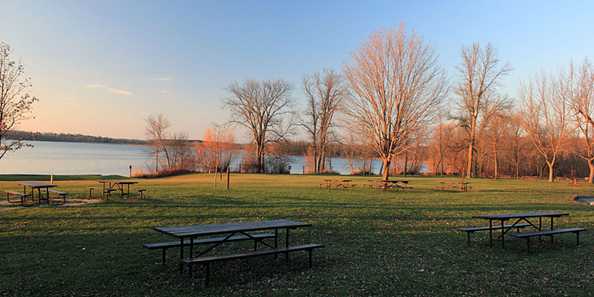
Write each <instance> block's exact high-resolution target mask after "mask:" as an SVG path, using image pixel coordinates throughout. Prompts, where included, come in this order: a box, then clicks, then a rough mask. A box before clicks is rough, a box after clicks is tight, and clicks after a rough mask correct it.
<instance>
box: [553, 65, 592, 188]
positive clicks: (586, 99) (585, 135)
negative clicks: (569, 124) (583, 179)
mask: <svg viewBox="0 0 594 297" xmlns="http://www.w3.org/2000/svg"><path fill="white" fill-rule="evenodd" d="M559 85H560V86H559V87H560V90H559V91H560V94H561V95H562V96H563V97H564V99H565V100H566V101H567V102H568V103H569V104H570V106H571V108H572V111H573V114H574V116H575V122H576V124H577V126H578V128H579V131H580V133H581V134H582V137H581V138H582V139H583V143H584V149H583V150H582V152H581V153H580V154H579V155H580V156H581V157H582V158H583V159H584V160H586V162H588V170H589V174H588V182H589V183H592V182H593V181H594V102H593V101H594V67H593V66H592V64H590V62H589V61H588V60H587V59H586V60H584V62H583V64H582V65H581V66H580V67H574V65H573V64H571V65H570V66H569V70H568V71H567V73H566V74H565V75H563V77H562V78H561V79H560V81H559Z"/></svg>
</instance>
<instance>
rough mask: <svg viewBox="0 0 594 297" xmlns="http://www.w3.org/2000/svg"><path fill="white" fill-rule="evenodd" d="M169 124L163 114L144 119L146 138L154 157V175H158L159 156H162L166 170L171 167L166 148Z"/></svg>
mask: <svg viewBox="0 0 594 297" xmlns="http://www.w3.org/2000/svg"><path fill="white" fill-rule="evenodd" d="M169 127H171V123H169V120H167V118H166V117H165V116H164V115H163V114H157V115H150V116H148V117H147V118H146V136H147V138H148V139H149V142H150V144H151V147H152V149H153V152H152V153H153V154H154V155H155V173H159V156H160V155H164V156H165V161H166V162H167V163H166V164H167V165H166V166H167V168H171V167H172V162H171V159H172V158H171V156H170V154H169V150H168V147H167V141H168V138H169V134H168V133H169V131H168V129H169Z"/></svg>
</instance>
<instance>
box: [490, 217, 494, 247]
mask: <svg viewBox="0 0 594 297" xmlns="http://www.w3.org/2000/svg"><path fill="white" fill-rule="evenodd" d="M489 246H490V247H492V246H493V220H491V219H489Z"/></svg>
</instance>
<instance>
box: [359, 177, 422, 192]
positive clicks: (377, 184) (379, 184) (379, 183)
mask: <svg viewBox="0 0 594 297" xmlns="http://www.w3.org/2000/svg"><path fill="white" fill-rule="evenodd" d="M369 181H370V182H371V183H372V184H371V187H374V188H381V189H384V190H387V189H394V188H396V189H408V188H412V187H411V186H409V185H408V180H376V179H374V180H369Z"/></svg>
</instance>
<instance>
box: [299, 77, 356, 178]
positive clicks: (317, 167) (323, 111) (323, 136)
mask: <svg viewBox="0 0 594 297" xmlns="http://www.w3.org/2000/svg"><path fill="white" fill-rule="evenodd" d="M303 90H304V92H305V96H306V97H307V108H306V109H305V119H304V120H303V121H302V122H301V125H302V126H303V128H304V129H305V131H306V132H307V134H308V135H309V138H310V141H311V152H312V155H313V156H312V157H313V172H314V173H322V172H324V170H325V165H326V154H327V150H328V147H327V146H328V142H329V137H330V129H331V128H332V126H333V124H334V116H335V115H336V112H337V111H338V110H339V108H340V106H341V103H342V100H343V98H344V96H345V88H344V84H343V81H342V78H341V77H340V75H338V74H337V73H336V72H334V71H332V70H324V71H323V72H321V73H316V74H313V75H311V76H307V77H305V79H303Z"/></svg>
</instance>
